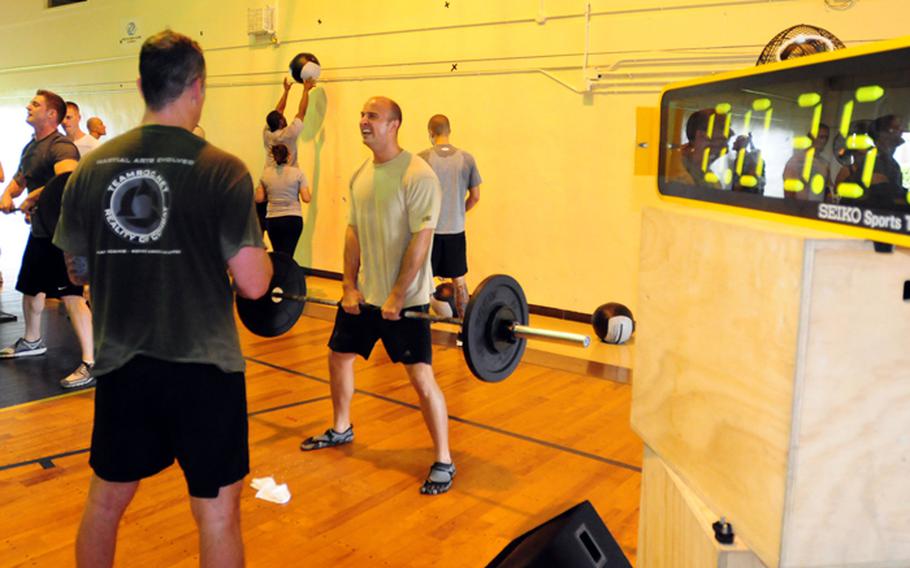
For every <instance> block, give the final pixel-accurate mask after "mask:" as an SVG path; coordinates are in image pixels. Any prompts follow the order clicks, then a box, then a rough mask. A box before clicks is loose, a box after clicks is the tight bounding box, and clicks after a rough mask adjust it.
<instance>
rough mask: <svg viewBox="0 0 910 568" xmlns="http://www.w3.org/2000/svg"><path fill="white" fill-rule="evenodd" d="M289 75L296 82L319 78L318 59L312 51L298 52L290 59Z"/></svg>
mask: <svg viewBox="0 0 910 568" xmlns="http://www.w3.org/2000/svg"><path fill="white" fill-rule="evenodd" d="M290 69H291V77H293V78H294V80H295V81H297V82H298V83H303V82H304V81H306V80H307V79H318V78H319V71H320V69H321V68H320V67H319V60H318V59H316V56H315V55H313V54H312V53H306V52H304V53H298V54H297V55H295V56H294V59H291V65H290Z"/></svg>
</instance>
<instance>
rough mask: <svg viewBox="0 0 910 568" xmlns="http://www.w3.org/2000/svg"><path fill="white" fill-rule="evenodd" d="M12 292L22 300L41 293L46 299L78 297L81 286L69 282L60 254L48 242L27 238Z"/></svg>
mask: <svg viewBox="0 0 910 568" xmlns="http://www.w3.org/2000/svg"><path fill="white" fill-rule="evenodd" d="M16 290H18V291H19V292H22V293H23V294H25V295H26V296H37V295H38V294H41V293H42V292H43V293H45V294H47V297H48V298H62V297H63V296H81V295H82V286H76V285H75V284H73V283H72V282H70V278H69V276H68V275H67V273H66V261H65V260H64V259H63V251H62V250H60V249H58V248H57V247H55V246H54V243H53V242H51V239H44V238H40V237H33V236H31V235H29V236H28V242H27V243H26V244H25V252H24V253H23V254H22V266H20V267H19V278H18V280H16Z"/></svg>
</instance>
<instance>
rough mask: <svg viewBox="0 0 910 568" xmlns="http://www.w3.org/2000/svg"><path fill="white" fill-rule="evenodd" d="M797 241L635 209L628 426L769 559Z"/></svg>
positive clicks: (794, 310) (777, 527)
mask: <svg viewBox="0 0 910 568" xmlns="http://www.w3.org/2000/svg"><path fill="white" fill-rule="evenodd" d="M803 249H804V240H803V239H801V238H799V237H795V236H791V235H785V234H780V233H777V232H774V231H771V230H766V229H764V228H754V227H750V226H748V225H743V224H732V223H726V222H723V221H719V220H713V219H710V218H706V217H703V216H697V215H689V214H686V213H681V212H674V211H669V210H663V209H646V210H645V211H644V213H643V217H642V245H641V268H640V270H641V272H640V296H639V313H638V323H639V327H638V331H637V347H636V359H635V380H634V381H633V404H632V424H633V427H634V429H635V430H636V431H637V432H638V433H639V435H640V436H641V437H642V439H643V440H644V442H645V444H646V445H648V446H650V447H651V448H652V449H653V450H654V451H655V452H656V453H657V454H658V455H660V456H661V458H663V459H664V460H665V461H666V462H667V463H669V464H672V466H673V468H674V470H675V471H677V472H678V473H679V475H680V477H681V478H682V479H683V480H684V481H685V483H687V484H688V485H689V486H690V487H691V488H692V490H693V491H694V492H695V493H696V494H697V495H698V496H699V497H700V498H701V499H703V500H704V501H705V503H706V504H707V505H708V506H709V507H710V508H711V509H712V510H714V511H716V512H717V513H718V514H719V515H724V516H726V517H727V518H728V519H730V521H731V522H732V523H733V524H734V525H735V526H736V527H737V533H738V534H739V535H740V536H741V537H742V539H743V541H744V542H745V543H746V544H747V545H748V546H749V547H750V548H751V549H752V550H754V551H755V553H756V554H757V555H758V556H759V557H760V558H761V559H762V561H764V562H765V563H766V564H768V565H769V566H776V565H777V559H778V558H779V551H780V531H781V522H782V514H783V507H784V489H785V482H786V471H787V469H786V468H787V453H788V450H789V440H790V415H791V406H792V395H793V392H792V389H793V376H794V373H795V367H796V344H797V333H798V318H799V306H800V295H801V294H800V292H801V288H800V287H801V277H802V272H803V260H804V254H803Z"/></svg>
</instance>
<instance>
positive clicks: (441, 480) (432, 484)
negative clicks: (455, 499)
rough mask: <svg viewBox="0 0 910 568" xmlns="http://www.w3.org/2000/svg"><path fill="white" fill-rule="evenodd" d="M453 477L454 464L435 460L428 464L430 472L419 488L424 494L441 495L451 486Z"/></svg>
mask: <svg viewBox="0 0 910 568" xmlns="http://www.w3.org/2000/svg"><path fill="white" fill-rule="evenodd" d="M454 478H455V464H454V463H442V462H436V463H434V464H433V465H431V466H430V473H429V475H427V479H426V481H424V482H423V486H422V487H421V488H420V492H421V493H422V494H424V495H441V494H443V493H445V492H446V491H448V490H449V489H450V488H451V487H452V479H454Z"/></svg>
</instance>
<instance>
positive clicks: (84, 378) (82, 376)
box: [60, 361, 95, 389]
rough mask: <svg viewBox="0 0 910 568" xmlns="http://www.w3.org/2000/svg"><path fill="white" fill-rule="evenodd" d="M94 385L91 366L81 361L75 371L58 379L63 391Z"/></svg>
mask: <svg viewBox="0 0 910 568" xmlns="http://www.w3.org/2000/svg"><path fill="white" fill-rule="evenodd" d="M93 384H95V377H93V376H92V365H90V364H88V363H86V362H85V361H83V362H82V363H80V364H79V366H78V367H76V370H75V371H73V372H72V373H70V374H69V375H67V376H66V378H63V379H60V386H61V387H63V388H65V389H75V388H79V387H90V386H92V385H93Z"/></svg>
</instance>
